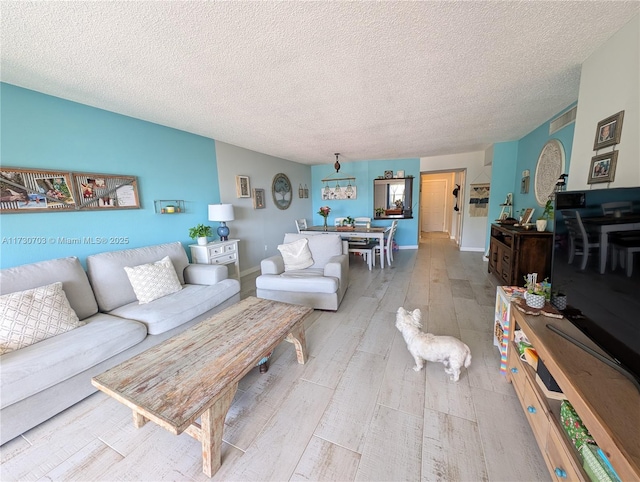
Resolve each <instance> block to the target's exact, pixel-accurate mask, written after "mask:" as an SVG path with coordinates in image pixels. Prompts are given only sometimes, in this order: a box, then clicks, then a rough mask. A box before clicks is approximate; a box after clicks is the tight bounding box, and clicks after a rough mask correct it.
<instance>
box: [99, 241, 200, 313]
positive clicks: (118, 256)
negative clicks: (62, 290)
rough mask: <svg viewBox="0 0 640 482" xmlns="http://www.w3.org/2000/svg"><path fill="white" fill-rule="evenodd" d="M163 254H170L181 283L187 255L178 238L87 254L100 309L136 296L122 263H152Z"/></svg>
mask: <svg viewBox="0 0 640 482" xmlns="http://www.w3.org/2000/svg"><path fill="white" fill-rule="evenodd" d="M165 256H169V258H171V262H172V263H173V266H174V268H175V270H176V274H177V275H178V279H179V280H180V284H183V283H184V269H185V268H186V267H187V266H188V265H189V258H187V253H186V252H185V251H184V248H183V247H182V244H181V243H178V242H176V243H168V244H158V245H155V246H146V247H143V248H135V249H125V250H122V251H108V252H106V253H99V254H94V255H91V256H88V257H87V274H88V275H89V281H91V286H93V292H94V293H95V295H96V300H97V301H98V306H99V307H100V310H101V311H105V312H109V311H111V310H113V309H115V308H117V307H119V306H122V305H126V304H128V303H131V302H132V301H136V300H137V298H136V294H135V292H134V291H133V287H132V286H131V283H130V282H129V278H128V277H127V273H126V272H125V270H124V267H125V266H138V265H140V264H144V263H153V262H155V261H158V260H159V259H162V258H163V257H165Z"/></svg>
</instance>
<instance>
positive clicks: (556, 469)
mask: <svg viewBox="0 0 640 482" xmlns="http://www.w3.org/2000/svg"><path fill="white" fill-rule="evenodd" d="M558 430H560V427H556V426H554V425H551V426H550V428H549V434H548V435H547V447H546V452H547V454H546V455H547V459H548V463H549V469H550V472H551V477H552V478H553V479H555V480H557V481H568V480H579V481H583V480H585V479H584V478H583V477H582V473H581V472H580V470H579V469H578V470H576V468H575V467H574V459H573V458H572V457H571V456H570V455H569V454H567V452H566V451H565V445H564V444H563V443H562V441H561V440H560V436H559V434H558Z"/></svg>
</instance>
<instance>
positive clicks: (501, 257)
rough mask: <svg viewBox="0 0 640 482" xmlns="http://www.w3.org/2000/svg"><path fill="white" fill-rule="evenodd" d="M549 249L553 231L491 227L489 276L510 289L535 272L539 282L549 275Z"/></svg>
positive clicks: (550, 252)
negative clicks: (493, 276) (490, 274)
mask: <svg viewBox="0 0 640 482" xmlns="http://www.w3.org/2000/svg"><path fill="white" fill-rule="evenodd" d="M552 249H553V233H552V232H549V231H542V232H540V231H536V230H535V229H530V230H526V229H524V228H521V227H516V226H507V225H498V224H492V225H491V238H490V241H489V273H492V274H494V275H495V276H497V277H498V279H499V280H500V283H501V284H503V285H509V286H523V285H524V277H525V276H526V275H527V274H528V273H538V280H540V281H542V280H543V279H545V278H547V277H548V276H550V275H551V254H552Z"/></svg>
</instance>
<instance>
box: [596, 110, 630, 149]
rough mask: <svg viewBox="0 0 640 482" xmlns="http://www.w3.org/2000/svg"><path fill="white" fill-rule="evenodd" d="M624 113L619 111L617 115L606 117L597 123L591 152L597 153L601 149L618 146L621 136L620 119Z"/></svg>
mask: <svg viewBox="0 0 640 482" xmlns="http://www.w3.org/2000/svg"><path fill="white" fill-rule="evenodd" d="M623 118H624V111H623V110H621V111H620V112H618V113H617V114H613V115H612V116H609V117H607V118H606V119H603V120H601V121H600V122H598V128H597V129H596V138H595V140H594V141H593V150H594V151H597V150H598V149H602V148H603V147H607V146H613V145H615V144H620V136H621V135H622V119H623Z"/></svg>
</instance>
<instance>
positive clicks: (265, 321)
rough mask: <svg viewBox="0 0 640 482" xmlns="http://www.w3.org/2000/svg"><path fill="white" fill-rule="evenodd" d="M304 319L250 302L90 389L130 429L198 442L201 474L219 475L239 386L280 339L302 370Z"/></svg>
mask: <svg viewBox="0 0 640 482" xmlns="http://www.w3.org/2000/svg"><path fill="white" fill-rule="evenodd" d="M311 312H313V308H309V307H306V306H297V305H290V304H288V303H281V302H279V301H271V300H263V299H258V298H254V297H249V298H246V299H244V300H242V301H240V302H239V303H237V304H235V305H233V306H230V307H229V308H227V309H226V310H224V311H221V312H220V313H217V314H216V315H214V316H213V317H211V318H209V319H207V320H205V321H203V322H201V323H199V324H197V325H195V326H193V327H191V328H190V329H188V330H186V331H185V332H183V333H181V334H179V335H176V336H174V337H173V338H170V339H168V340H166V341H165V342H163V343H161V344H159V345H157V346H155V347H153V348H151V349H149V350H147V351H145V352H143V353H141V354H139V355H137V356H135V357H133V358H131V359H129V360H128V361H126V362H124V363H122V364H120V365H118V366H116V367H114V368H111V369H110V370H108V371H106V372H104V373H102V374H101V375H98V376H97V377H94V378H93V379H92V380H91V383H92V384H93V385H94V386H95V387H97V388H98V389H100V390H102V391H103V392H105V393H106V394H108V395H110V396H112V397H113V398H115V399H116V400H118V401H119V402H121V403H123V404H125V405H127V406H128V407H129V408H131V409H132V410H133V421H134V424H135V426H136V427H141V426H143V425H144V424H145V423H146V422H147V421H148V420H151V421H153V422H155V423H157V424H158V425H160V426H161V427H163V428H164V429H166V430H168V431H170V432H171V433H173V434H176V435H179V434H181V433H182V432H186V433H188V434H189V435H191V436H192V437H194V438H195V439H197V440H199V441H200V442H201V443H202V469H203V472H204V473H205V474H207V475H208V476H209V477H211V476H212V475H213V474H214V473H215V472H216V471H217V470H218V469H219V468H220V463H221V461H220V448H221V446H222V431H223V428H224V419H225V417H226V414H227V411H228V410H229V407H230V406H231V401H232V400H233V396H234V394H235V393H236V390H237V388H238V381H239V380H240V379H241V378H242V377H243V376H244V375H245V374H247V372H249V370H251V369H253V368H254V367H255V366H256V364H257V363H258V361H259V360H260V359H261V358H262V357H263V356H264V355H265V354H266V353H269V352H271V351H272V350H273V349H274V348H275V347H276V346H277V345H278V344H279V343H281V342H282V341H283V340H285V339H286V340H287V341H290V342H292V343H294V344H295V347H296V352H297V357H298V363H304V362H305V361H306V357H307V354H306V345H305V337H304V325H303V322H304V319H305V318H306V317H307V315H308V314H309V313H311ZM198 418H200V419H201V424H198V423H196V420H197V419H198Z"/></svg>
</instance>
